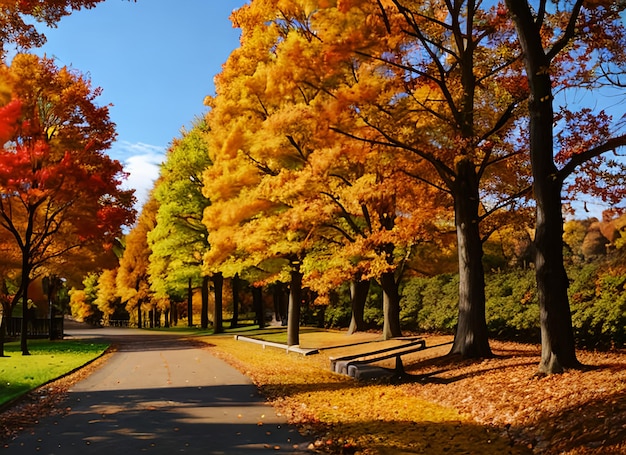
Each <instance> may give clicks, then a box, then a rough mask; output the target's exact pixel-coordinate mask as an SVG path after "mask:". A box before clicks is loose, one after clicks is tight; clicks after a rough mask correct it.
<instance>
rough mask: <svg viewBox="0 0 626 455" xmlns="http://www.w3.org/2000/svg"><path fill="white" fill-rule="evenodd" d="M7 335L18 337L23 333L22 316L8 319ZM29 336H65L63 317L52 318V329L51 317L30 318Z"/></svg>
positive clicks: (56, 337)
mask: <svg viewBox="0 0 626 455" xmlns="http://www.w3.org/2000/svg"><path fill="white" fill-rule="evenodd" d="M7 323H8V324H7V331H6V335H7V337H9V338H18V337H20V336H21V335H22V318H11V319H9V320H8V321H7ZM26 333H27V335H28V338H52V339H59V338H63V318H62V317H58V318H54V319H52V330H51V328H50V319H49V318H46V319H30V320H29V321H28V329H27V332H26Z"/></svg>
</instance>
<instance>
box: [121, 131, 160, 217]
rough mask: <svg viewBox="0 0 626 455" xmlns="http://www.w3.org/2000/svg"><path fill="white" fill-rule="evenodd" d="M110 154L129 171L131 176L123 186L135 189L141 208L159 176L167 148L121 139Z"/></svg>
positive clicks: (138, 208)
mask: <svg viewBox="0 0 626 455" xmlns="http://www.w3.org/2000/svg"><path fill="white" fill-rule="evenodd" d="M109 155H110V156H111V157H112V158H113V159H116V160H119V161H120V162H121V163H122V164H123V166H124V170H125V171H126V172H128V174H129V176H128V178H127V179H126V181H125V182H124V184H123V185H122V187H123V188H127V189H134V190H135V197H136V198H137V204H136V208H137V210H141V207H142V206H143V204H144V203H145V202H146V200H147V198H148V194H149V193H150V190H151V189H152V187H153V185H154V181H155V180H156V179H157V178H158V176H159V170H160V165H161V163H163V160H164V159H165V148H164V147H157V146H155V145H149V144H143V143H141V142H138V143H131V142H126V141H121V142H118V143H115V144H114V145H113V147H111V150H110V151H109Z"/></svg>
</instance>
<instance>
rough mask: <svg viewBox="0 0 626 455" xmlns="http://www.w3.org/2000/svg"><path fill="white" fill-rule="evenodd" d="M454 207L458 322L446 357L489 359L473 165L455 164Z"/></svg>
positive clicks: (476, 183)
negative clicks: (457, 275) (457, 272)
mask: <svg viewBox="0 0 626 455" xmlns="http://www.w3.org/2000/svg"><path fill="white" fill-rule="evenodd" d="M455 185H456V186H455V191H454V207H455V223H456V232H457V242H458V255H459V319H458V324H457V328H456V334H455V336H454V343H453V345H452V349H451V350H450V354H457V355H461V356H463V357H467V358H484V357H491V356H492V355H493V354H492V353H491V348H490V347H489V336H488V331H487V322H486V315H485V272H484V269H483V262H482V259H483V245H482V240H481V237H480V230H479V216H478V209H479V202H480V200H479V195H478V176H477V175H476V170H475V168H474V164H473V163H472V162H471V161H470V160H469V159H462V160H460V161H459V162H458V164H457V180H456V182H455Z"/></svg>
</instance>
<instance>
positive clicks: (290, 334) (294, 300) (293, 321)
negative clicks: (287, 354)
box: [287, 270, 302, 346]
mask: <svg viewBox="0 0 626 455" xmlns="http://www.w3.org/2000/svg"><path fill="white" fill-rule="evenodd" d="M301 303H302V273H301V272H300V271H299V270H292V271H291V282H290V284H289V310H288V314H287V346H297V345H299V344H300V304H301Z"/></svg>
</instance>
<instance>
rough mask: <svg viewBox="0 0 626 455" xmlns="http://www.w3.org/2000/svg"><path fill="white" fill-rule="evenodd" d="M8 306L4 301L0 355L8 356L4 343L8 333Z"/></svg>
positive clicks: (0, 326) (0, 330) (0, 332)
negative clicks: (5, 352) (5, 353)
mask: <svg viewBox="0 0 626 455" xmlns="http://www.w3.org/2000/svg"><path fill="white" fill-rule="evenodd" d="M7 306H8V305H5V304H4V303H3V304H2V319H0V357H6V356H5V355H4V343H5V340H6V333H7V313H8V311H7Z"/></svg>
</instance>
